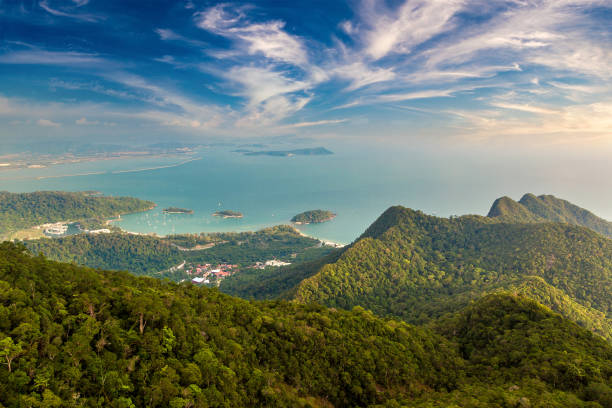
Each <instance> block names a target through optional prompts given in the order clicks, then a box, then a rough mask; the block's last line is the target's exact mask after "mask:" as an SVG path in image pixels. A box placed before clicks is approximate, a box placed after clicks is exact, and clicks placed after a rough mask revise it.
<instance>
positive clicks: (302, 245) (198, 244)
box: [24, 225, 331, 283]
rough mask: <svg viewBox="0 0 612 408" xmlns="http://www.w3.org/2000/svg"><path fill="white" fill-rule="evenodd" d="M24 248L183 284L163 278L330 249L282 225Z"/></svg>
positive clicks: (59, 241) (42, 242)
mask: <svg viewBox="0 0 612 408" xmlns="http://www.w3.org/2000/svg"><path fill="white" fill-rule="evenodd" d="M24 243H25V245H26V246H27V247H28V248H29V249H30V251H32V253H34V254H39V253H42V254H43V255H45V256H47V257H48V258H50V259H53V260H56V261H60V262H72V263H76V264H79V265H85V266H89V267H92V268H101V269H114V270H126V271H130V272H132V273H134V274H137V275H148V276H157V277H159V276H162V277H168V278H171V279H173V280H181V279H184V278H185V276H184V274H180V273H166V274H162V275H160V274H159V273H160V272H163V271H166V270H168V269H169V268H171V267H173V266H176V265H178V264H180V263H182V262H183V261H188V262H200V263H212V264H215V263H222V262H228V263H233V264H238V265H241V266H246V265H249V264H252V263H254V262H257V261H265V260H267V259H273V258H278V259H282V260H287V261H290V262H295V261H296V258H293V257H292V255H293V254H296V256H297V255H302V256H310V255H312V256H319V255H323V254H325V253H327V252H329V250H331V249H328V248H315V247H316V246H317V245H318V244H319V241H318V240H316V239H313V238H309V237H305V236H303V235H300V234H299V233H298V232H297V231H296V230H295V229H294V228H293V227H290V226H283V225H281V226H276V227H272V228H265V229H263V230H260V231H256V232H242V233H232V232H229V233H213V234H181V235H170V236H168V237H155V236H147V235H134V234H126V233H112V234H79V235H71V236H68V237H63V238H53V239H49V238H46V239H38V240H31V241H25V242H24ZM311 253H312V254H311ZM297 260H299V258H297ZM296 283H297V282H296Z"/></svg>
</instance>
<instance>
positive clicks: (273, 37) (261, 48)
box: [197, 4, 308, 66]
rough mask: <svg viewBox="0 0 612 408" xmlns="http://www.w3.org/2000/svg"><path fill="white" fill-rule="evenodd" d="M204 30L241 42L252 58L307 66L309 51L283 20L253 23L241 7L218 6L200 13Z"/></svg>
mask: <svg viewBox="0 0 612 408" xmlns="http://www.w3.org/2000/svg"><path fill="white" fill-rule="evenodd" d="M197 24H198V26H199V27H200V28H202V29H204V30H207V31H210V32H212V33H215V34H217V35H221V36H223V37H227V38H231V39H233V40H235V41H238V42H240V43H241V44H242V45H241V46H242V47H243V49H244V51H245V52H246V53H248V54H250V55H263V56H264V57H266V58H268V59H271V60H275V61H280V62H286V63H290V64H293V65H298V66H300V65H305V64H306V63H307V61H308V58H307V55H306V50H305V48H304V46H303V45H302V42H301V40H300V39H299V38H297V37H295V36H292V35H290V34H288V33H287V32H286V31H284V27H285V23H284V22H283V21H267V22H251V21H249V20H248V19H247V17H246V15H245V14H244V12H243V10H242V9H241V8H237V7H234V6H230V5H227V4H218V5H216V6H214V7H211V8H209V9H208V10H206V11H204V12H201V13H198V14H197Z"/></svg>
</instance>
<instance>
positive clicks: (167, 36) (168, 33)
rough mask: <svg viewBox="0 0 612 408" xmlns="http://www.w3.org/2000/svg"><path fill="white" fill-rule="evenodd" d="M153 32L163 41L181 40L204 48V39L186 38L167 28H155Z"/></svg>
mask: <svg viewBox="0 0 612 408" xmlns="http://www.w3.org/2000/svg"><path fill="white" fill-rule="evenodd" d="M155 33H156V34H157V35H159V38H160V39H161V40H163V41H176V42H183V43H185V44H188V45H191V46H194V47H201V48H204V47H206V46H207V44H206V43H205V42H204V41H199V40H194V39H192V38H187V37H185V36H183V35H181V34H178V33H176V32H175V31H173V30H170V29H168V28H157V29H155Z"/></svg>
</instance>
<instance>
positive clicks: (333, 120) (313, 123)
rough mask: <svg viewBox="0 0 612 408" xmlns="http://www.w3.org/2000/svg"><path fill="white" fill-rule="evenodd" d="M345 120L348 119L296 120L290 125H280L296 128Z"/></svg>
mask: <svg viewBox="0 0 612 408" xmlns="http://www.w3.org/2000/svg"><path fill="white" fill-rule="evenodd" d="M347 120H348V119H328V120H317V121H314V122H298V123H292V124H290V125H285V126H282V127H285V128H293V129H296V128H303V127H311V126H324V125H337V124H338V123H344V122H346V121H347Z"/></svg>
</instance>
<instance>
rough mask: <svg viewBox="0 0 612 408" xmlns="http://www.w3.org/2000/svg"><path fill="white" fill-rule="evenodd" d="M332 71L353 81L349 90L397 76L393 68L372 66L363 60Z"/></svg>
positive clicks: (340, 66)
mask: <svg viewBox="0 0 612 408" xmlns="http://www.w3.org/2000/svg"><path fill="white" fill-rule="evenodd" d="M332 73H333V74H334V75H337V76H340V77H342V78H347V79H349V80H350V81H351V84H350V86H349V87H348V88H347V90H349V91H352V90H355V89H359V88H362V87H364V86H367V85H371V84H375V83H378V82H385V81H391V80H392V79H394V78H395V77H396V74H395V72H393V69H391V68H370V67H369V66H368V65H367V64H365V63H364V62H362V61H357V62H353V63H350V64H347V65H339V66H337V67H336V68H335V69H334V70H333V71H332Z"/></svg>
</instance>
